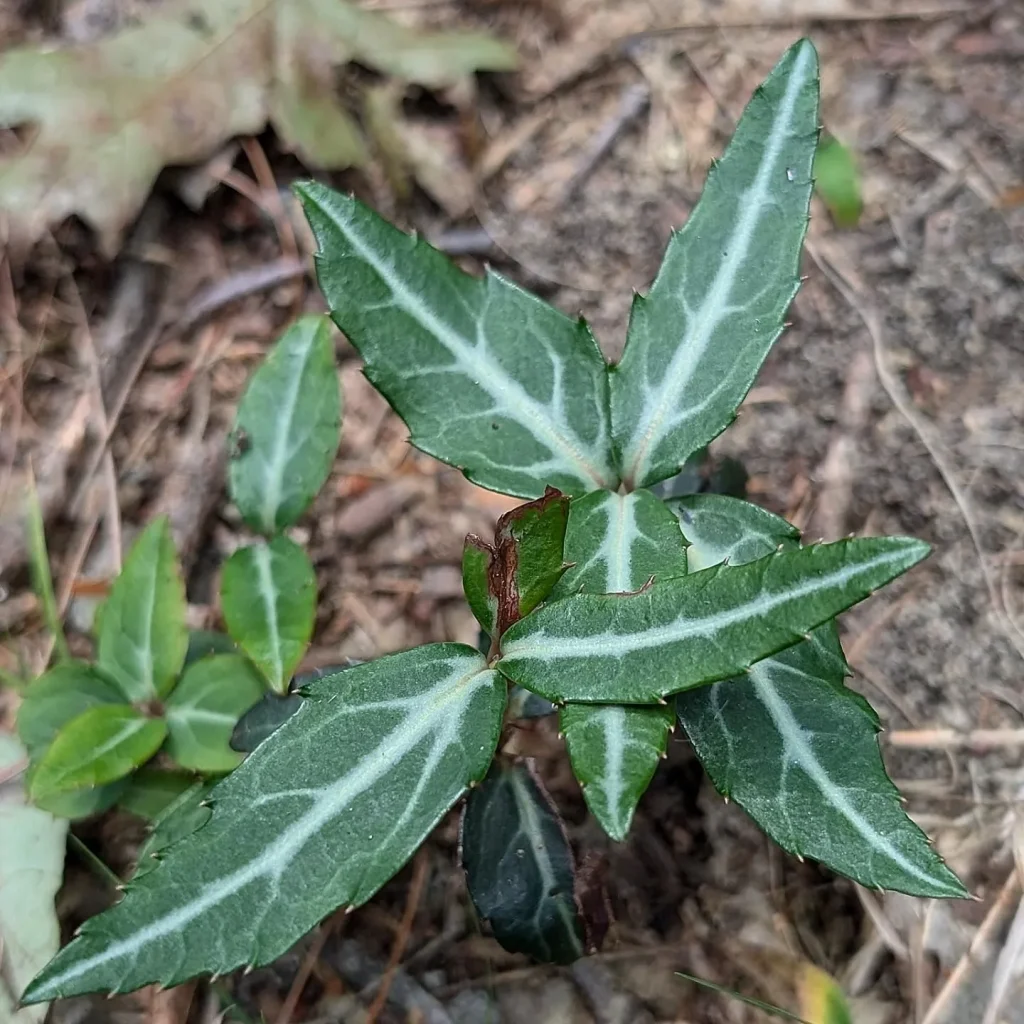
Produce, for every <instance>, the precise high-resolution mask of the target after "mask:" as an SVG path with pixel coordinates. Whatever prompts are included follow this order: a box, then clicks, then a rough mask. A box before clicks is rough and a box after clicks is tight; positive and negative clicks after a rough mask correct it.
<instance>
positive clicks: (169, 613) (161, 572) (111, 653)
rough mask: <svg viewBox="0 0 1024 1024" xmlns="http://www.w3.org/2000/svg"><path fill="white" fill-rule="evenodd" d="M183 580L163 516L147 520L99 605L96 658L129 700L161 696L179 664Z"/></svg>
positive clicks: (183, 637)
mask: <svg viewBox="0 0 1024 1024" xmlns="http://www.w3.org/2000/svg"><path fill="white" fill-rule="evenodd" d="M187 648H188V635H187V633H186V631H185V585H184V583H183V582H182V579H181V573H180V571H179V568H178V556H177V554H176V552H175V550H174V541H173V540H171V534H170V531H169V530H168V527H167V520H166V518H161V519H158V520H156V522H154V523H150V525H149V526H147V527H146V529H145V530H143V531H142V533H141V534H139V538H138V540H136V541H135V544H134V545H133V546H132V550H131V552H130V553H129V555H128V558H127V559H126V560H125V563H124V568H123V569H122V570H121V575H120V576H118V577H117V579H116V580H114V583H113V585H112V586H111V588H110V594H109V595H108V597H107V599H106V601H105V602H104V605H103V615H102V618H101V619H100V623H99V628H98V630H97V657H96V660H97V663H98V665H99V667H100V668H101V669H102V670H103V671H104V672H106V673H107V674H108V675H109V676H111V678H113V679H114V680H115V682H117V684H118V685H119V686H120V687H121V689H122V690H123V691H124V694H125V696H126V697H127V698H128V699H129V700H132V701H144V700H154V699H156V698H157V697H165V696H166V695H167V694H168V693H170V691H171V688H172V687H173V686H174V681H175V679H176V678H177V676H178V673H179V672H180V671H181V666H182V665H183V664H184V663H185V652H186V650H187Z"/></svg>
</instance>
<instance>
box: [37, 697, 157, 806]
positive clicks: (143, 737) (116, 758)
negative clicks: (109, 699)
mask: <svg viewBox="0 0 1024 1024" xmlns="http://www.w3.org/2000/svg"><path fill="white" fill-rule="evenodd" d="M166 735H167V723H166V722H164V721H163V720H162V719H159V718H147V717H146V716H145V715H143V714H142V712H140V711H136V710H135V708H133V707H131V705H129V704H103V705H101V706H99V707H94V708H90V709H89V710H88V711H85V712H83V713H82V714H80V715H79V716H78V717H77V718H73V719H72V720H71V721H70V722H68V724H67V725H65V726H64V728H63V729H61V731H60V732H59V733H57V736H56V738H55V739H54V741H53V743H51V744H50V746H49V748H48V749H47V751H46V753H45V754H44V755H43V756H42V758H41V759H40V760H39V763H38V766H37V767H36V769H35V771H34V772H33V773H32V777H31V780H30V783H29V785H30V787H31V789H30V792H31V795H32V799H33V800H37V801H38V799H39V798H40V797H44V798H45V797H46V796H48V795H51V794H54V795H55V794H60V793H68V792H72V791H74V790H76V789H88V788H90V787H93V786H101V785H103V784H104V783H106V782H114V781H115V780H117V779H120V778H123V777H124V776H125V775H128V774H129V773H130V772H131V771H133V770H134V769H135V768H137V767H138V766H139V765H140V764H144V763H145V762H146V761H148V760H149V759H150V758H151V757H152V756H153V755H154V754H155V753H156V752H157V750H158V749H159V748H160V744H161V743H163V741H164V737H165V736H166Z"/></svg>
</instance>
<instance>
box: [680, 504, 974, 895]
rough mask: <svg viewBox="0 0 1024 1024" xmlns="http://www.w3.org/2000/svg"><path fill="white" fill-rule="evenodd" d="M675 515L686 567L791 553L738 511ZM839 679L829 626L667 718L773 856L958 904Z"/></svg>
mask: <svg viewBox="0 0 1024 1024" xmlns="http://www.w3.org/2000/svg"><path fill="white" fill-rule="evenodd" d="M675 507H676V509H677V511H678V513H679V515H680V521H681V523H682V525H683V529H684V530H685V531H687V533H688V535H689V537H690V541H691V546H690V549H689V550H690V558H691V562H694V563H696V564H701V565H707V564H713V563H715V562H718V561H720V560H721V559H722V558H724V557H735V558H737V560H749V559H756V558H758V557H759V556H761V555H763V554H764V553H765V552H771V551H773V550H775V548H776V546H777V545H780V544H781V545H786V546H792V545H794V544H795V543H796V542H795V538H794V534H795V531H794V530H793V528H792V527H791V526H790V525H789V524H788V523H786V522H785V521H784V520H782V519H779V518H778V517H777V516H773V515H771V513H769V512H765V511H764V510H763V509H759V508H756V507H755V506H753V505H750V504H748V503H746V502H742V501H737V500H735V499H731V498H722V497H712V496H710V495H706V496H695V497H691V498H686V499H683V500H682V501H680V502H679V503H678V504H677V505H676V506H675ZM705 544H706V546H705ZM848 671H849V670H848V669H847V666H846V660H845V658H844V657H843V651H842V648H841V647H840V645H839V638H838V635H837V632H836V628H835V624H834V623H832V622H829V623H826V624H825V625H823V626H820V627H819V628H818V629H816V630H815V631H814V633H813V634H812V635H811V638H810V639H808V640H806V641H804V642H803V643H799V644H797V645H795V646H793V647H790V648H789V649H788V650H785V651H782V652H781V653H780V654H777V655H775V656H774V657H772V658H766V659H764V660H763V661H760V662H758V663H757V664H756V665H754V666H753V667H752V668H751V669H750V671H749V672H748V673H747V675H746V676H743V677H741V678H739V679H732V680H728V681H725V682H720V683H715V684H714V685H712V686H708V687H703V688H701V689H698V690H690V691H688V692H686V693H681V694H679V695H678V696H677V698H676V710H677V713H678V715H679V720H680V723H681V724H682V726H683V728H684V729H685V730H686V734H687V736H689V738H690V742H691V743H692V744H693V747H694V750H695V751H696V752H697V756H698V757H699V758H700V759H701V762H702V763H703V765H704V767H705V769H706V770H707V773H708V775H709V776H710V777H711V780H712V782H713V783H714V784H715V786H716V788H717V789H718V790H719V791H720V792H721V793H723V794H725V795H726V796H728V797H730V798H731V799H733V800H735V801H736V802H737V803H738V804H739V805H740V806H741V807H742V808H743V809H744V810H745V811H746V812H747V813H748V814H749V815H750V816H751V817H752V818H753V819H754V821H756V822H757V824H758V825H760V826H761V828H763V829H764V831H765V832H767V833H768V835H770V836H771V837H772V838H773V839H774V840H775V841H776V842H777V843H779V845H780V846H782V847H783V848H784V849H786V850H788V851H789V852H791V853H794V854H797V855H799V856H804V857H812V858H814V859H815V860H820V861H822V862H823V863H825V864H827V865H828V866H829V867H830V868H832V869H833V870H834V871H838V872H840V873H841V874H844V875H847V876H849V877H850V878H853V879H855V880H856V881H858V882H860V883H862V884H863V885H867V886H871V887H882V888H886V889H897V890H899V891H901V892H909V893H911V894H914V895H918V896H962V895H966V893H965V892H964V889H963V887H962V886H961V885H960V883H959V882H958V881H957V879H956V878H955V876H954V875H953V874H952V872H950V871H949V869H948V868H946V866H945V865H944V864H943V863H942V861H941V860H940V859H939V857H938V855H937V854H936V853H935V851H934V850H933V849H932V848H931V846H930V845H929V844H928V842H927V840H926V838H925V836H924V834H923V833H922V832H921V831H920V829H918V827H917V826H916V825H915V824H914V823H913V822H912V821H911V820H910V819H909V818H908V817H907V815H906V814H905V813H904V811H903V808H902V806H901V805H900V799H899V793H898V792H897V790H896V788H895V787H894V786H893V784H892V783H891V782H890V781H889V778H888V776H887V775H886V773H885V766H884V764H883V763H882V758H881V753H880V751H879V749H878V739H877V732H878V718H877V716H876V715H875V713H874V711H873V710H872V709H871V707H870V705H869V704H868V703H867V701H866V700H865V699H864V698H863V697H861V696H860V694H858V693H855V692H853V691H852V690H849V689H847V688H846V686H845V685H844V683H843V680H844V677H845V676H846V675H847V674H848Z"/></svg>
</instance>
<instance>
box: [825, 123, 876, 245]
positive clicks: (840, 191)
mask: <svg viewBox="0 0 1024 1024" xmlns="http://www.w3.org/2000/svg"><path fill="white" fill-rule="evenodd" d="M814 187H815V189H816V190H817V192H818V195H820V196H821V198H822V199H823V200H824V202H825V205H826V206H827V207H828V212H829V213H831V214H832V219H833V220H834V221H835V222H836V227H840V228H855V227H856V226H857V224H858V222H859V221H860V215H861V213H862V211H863V209H864V203H863V200H862V199H861V195H860V173H859V172H858V170H857V162H856V160H855V159H854V156H853V153H851V152H850V150H849V149H847V148H846V146H844V145H843V144H842V143H841V142H840V141H839V140H838V139H836V138H834V137H833V136H831V135H822V137H821V139H820V141H819V142H818V151H817V153H816V154H815V157H814Z"/></svg>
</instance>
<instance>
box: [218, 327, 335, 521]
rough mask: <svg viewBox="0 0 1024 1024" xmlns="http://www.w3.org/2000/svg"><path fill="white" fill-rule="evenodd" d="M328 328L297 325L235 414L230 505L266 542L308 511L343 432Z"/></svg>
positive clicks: (273, 351)
mask: <svg viewBox="0 0 1024 1024" xmlns="http://www.w3.org/2000/svg"><path fill="white" fill-rule="evenodd" d="M331 335H332V328H331V322H330V320H328V319H327V317H325V316H306V317H302V318H301V319H300V320H297V321H296V322H295V323H294V324H292V326H291V327H289V328H288V330H287V331H285V332H284V334H283V335H282V336H281V338H280V340H279V341H278V342H277V343H276V344H275V345H274V347H273V348H272V349H271V350H270V352H269V353H268V354H267V357H266V359H265V360H264V361H263V363H262V364H261V365H260V367H259V369H258V370H257V371H256V372H255V373H254V374H253V375H252V377H251V378H250V380H249V383H248V384H247V385H246V388H245V394H244V395H243V396H242V401H241V402H240V403H239V405H238V412H237V413H236V414H235V427H234V431H233V435H232V436H233V439H234V440H233V445H234V450H233V451H232V455H231V465H230V467H229V469H228V487H229V490H230V492H231V499H232V501H234V503H235V504H236V505H237V506H238V510H239V512H241V513H242V516H243V518H244V519H245V521H246V522H247V523H248V524H249V525H250V526H251V527H252V528H253V529H254V530H258V531H259V532H261V533H264V534H266V535H267V536H272V535H273V534H275V533H277V532H279V531H280V530H283V529H284V528H285V527H286V526H290V525H291V524H292V523H294V522H295V520H296V519H298V518H299V516H301V515H302V513H303V512H305V511H306V509H307V508H308V507H309V503H310V502H311V501H312V500H313V498H314V496H315V495H316V492H317V491H319V490H320V488H321V487H322V486H323V484H324V481H325V480H326V479H327V476H328V474H329V473H330V471H331V465H332V464H333V462H334V456H335V453H336V452H337V450H338V441H339V439H340V434H341V392H340V390H339V388H338V377H337V372H336V370H335V367H334V342H333V339H332V336H331Z"/></svg>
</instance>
